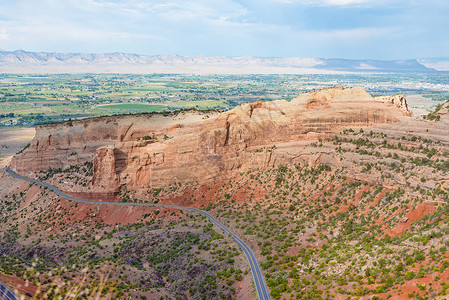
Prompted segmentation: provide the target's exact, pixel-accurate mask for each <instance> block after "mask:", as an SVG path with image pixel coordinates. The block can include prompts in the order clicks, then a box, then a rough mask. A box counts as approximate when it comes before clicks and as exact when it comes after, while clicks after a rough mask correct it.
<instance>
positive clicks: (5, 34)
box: [0, 28, 9, 40]
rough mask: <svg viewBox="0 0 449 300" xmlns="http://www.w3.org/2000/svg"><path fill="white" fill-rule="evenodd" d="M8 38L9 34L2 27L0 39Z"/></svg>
mask: <svg viewBox="0 0 449 300" xmlns="http://www.w3.org/2000/svg"><path fill="white" fill-rule="evenodd" d="M8 38H9V35H8V33H7V32H6V29H4V28H2V29H1V30H0V40H7V39H8Z"/></svg>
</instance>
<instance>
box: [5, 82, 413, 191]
mask: <svg viewBox="0 0 449 300" xmlns="http://www.w3.org/2000/svg"><path fill="white" fill-rule="evenodd" d="M410 115H411V112H410V111H409V110H408V107H407V104H406V101H405V98H404V97H403V96H395V97H392V98H391V99H390V98H388V97H387V98H377V99H374V98H373V97H371V96H370V95H369V94H368V93H367V92H366V91H365V90H363V89H362V88H343V87H336V88H332V89H323V90H317V91H313V92H309V93H304V94H302V95H300V96H299V97H297V98H295V99H293V100H291V101H290V102H287V101H273V102H262V101H259V102H253V103H247V104H243V105H240V106H238V107H236V108H235V109H232V110H230V111H227V112H223V113H217V112H198V111H186V112H181V113H176V114H167V115H162V114H157V115H138V116H117V117H105V118H96V119H90V120H85V121H76V122H68V123H64V124H57V125H42V126H38V127H37V128H36V136H35V138H34V139H33V140H32V142H31V145H30V147H29V148H28V149H26V150H25V151H24V152H23V153H22V154H20V155H18V156H16V157H15V158H14V159H13V161H12V169H13V170H15V171H16V172H18V173H21V174H27V175H30V174H36V173H39V172H46V171H48V170H49V169H53V170H55V169H66V168H68V167H70V166H71V165H79V164H83V163H85V162H88V161H92V160H93V179H92V181H91V187H92V188H94V189H95V188H101V189H102V190H103V191H104V190H105V189H106V190H108V191H117V190H118V189H119V188H120V187H121V186H126V187H127V188H128V189H134V190H139V189H148V188H160V187H164V186H167V185H170V184H175V183H192V182H197V183H200V184H202V183H205V182H210V181H217V180H226V179H229V178H231V177H233V176H235V175H236V174H238V173H239V172H246V171H248V170H255V169H264V168H268V167H272V166H275V165H279V164H281V163H295V162H296V161H299V160H302V159H304V157H302V155H303V154H304V153H302V152H303V148H302V147H301V146H302V144H303V143H304V141H306V140H309V139H313V138H317V137H320V136H326V135H328V134H330V133H332V132H336V131H338V130H341V129H342V128H345V127H354V126H358V127H360V126H369V125H373V124H390V123H396V122H399V121H400V120H401V119H403V118H405V116H410ZM273 147H276V148H278V149H279V150H280V151H277V152H276V155H273V153H272V151H267V149H270V148H273ZM328 159H332V158H331V157H329V158H328Z"/></svg>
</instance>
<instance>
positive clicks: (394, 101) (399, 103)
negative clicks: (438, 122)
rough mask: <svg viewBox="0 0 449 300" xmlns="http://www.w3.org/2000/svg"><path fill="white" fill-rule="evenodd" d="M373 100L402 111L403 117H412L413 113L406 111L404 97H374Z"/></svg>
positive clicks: (406, 106)
mask: <svg viewBox="0 0 449 300" xmlns="http://www.w3.org/2000/svg"><path fill="white" fill-rule="evenodd" d="M375 100H379V101H382V102H385V103H388V104H391V105H394V106H396V107H398V108H399V109H401V110H402V112H403V113H404V115H406V116H410V117H411V116H413V113H412V112H411V111H410V110H409V109H408V104H407V100H406V99H405V95H402V94H398V95H394V96H379V97H376V98H375Z"/></svg>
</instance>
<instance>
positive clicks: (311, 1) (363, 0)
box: [278, 0, 375, 6]
mask: <svg viewBox="0 0 449 300" xmlns="http://www.w3.org/2000/svg"><path fill="white" fill-rule="evenodd" d="M278 1H279V2H284V3H298V4H304V5H316V6H350V5H360V4H367V3H373V2H375V1H373V0H278Z"/></svg>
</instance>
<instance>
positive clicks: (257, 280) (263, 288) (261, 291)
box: [4, 167, 270, 300]
mask: <svg viewBox="0 0 449 300" xmlns="http://www.w3.org/2000/svg"><path fill="white" fill-rule="evenodd" d="M4 172H5V173H6V174H8V175H10V176H12V177H15V178H19V179H23V180H26V181H29V182H32V183H36V184H39V185H41V186H44V187H46V188H48V189H50V190H52V191H53V192H55V193H56V194H57V195H59V196H61V197H63V198H65V199H68V200H71V201H76V202H81V203H88V204H99V205H116V206H151V207H161V208H176V209H183V210H189V211H193V212H197V213H199V214H202V215H203V216H205V217H207V218H208V219H209V221H211V222H212V224H214V225H216V226H217V227H219V228H220V229H221V230H223V232H224V233H225V234H227V235H229V236H230V237H232V239H233V240H234V241H235V242H236V243H237V244H238V245H239V247H240V249H242V251H243V253H244V254H245V257H246V259H247V260H248V262H249V266H250V267H251V272H252V274H253V280H254V284H255V286H256V291H257V296H258V297H259V299H260V300H269V299H270V293H269V291H268V287H267V284H266V283H265V279H264V277H263V274H262V271H261V269H260V266H259V263H258V262H257V259H256V256H255V255H254V253H253V251H252V250H251V248H250V247H249V246H248V245H247V244H246V243H245V242H243V241H242V240H241V239H240V238H239V237H238V236H237V235H235V234H234V233H233V232H232V231H230V230H229V229H228V228H227V227H226V226H224V225H223V224H221V223H220V222H219V221H218V220H217V219H216V218H214V217H213V216H212V215H210V214H209V213H208V212H206V211H204V210H201V209H197V208H193V207H186V206H179V205H169V204H152V203H133V202H102V201H90V200H85V199H78V198H75V197H72V196H69V195H67V194H64V193H63V192H61V191H60V190H59V189H58V188H57V187H55V186H53V185H51V184H49V183H46V182H43V181H40V180H37V179H32V178H29V177H25V176H21V175H19V174H17V173H15V172H13V171H11V169H10V168H9V167H6V168H4Z"/></svg>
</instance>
